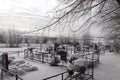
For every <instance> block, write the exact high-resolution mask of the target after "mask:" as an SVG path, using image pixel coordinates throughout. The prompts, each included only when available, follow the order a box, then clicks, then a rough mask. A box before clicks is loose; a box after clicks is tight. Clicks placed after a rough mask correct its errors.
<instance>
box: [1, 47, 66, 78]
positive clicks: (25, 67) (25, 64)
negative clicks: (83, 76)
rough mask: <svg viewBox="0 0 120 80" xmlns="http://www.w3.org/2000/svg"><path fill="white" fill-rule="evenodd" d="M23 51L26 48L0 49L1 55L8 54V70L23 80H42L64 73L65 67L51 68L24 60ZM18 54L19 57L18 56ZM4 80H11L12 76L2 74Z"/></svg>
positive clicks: (47, 65)
mask: <svg viewBox="0 0 120 80" xmlns="http://www.w3.org/2000/svg"><path fill="white" fill-rule="evenodd" d="M24 49H26V48H1V49H0V52H1V54H2V53H4V52H8V56H9V59H10V60H11V61H13V62H11V63H10V66H9V70H10V71H12V72H14V73H17V74H18V75H19V76H20V77H21V78H22V79H23V80H33V79H35V80H42V79H43V78H46V77H48V76H52V75H55V74H58V73H61V72H64V71H66V68H65V67H52V66H50V65H49V64H45V63H44V64H42V63H38V62H33V61H30V60H25V59H24ZM18 52H19V53H18ZM18 54H19V55H18ZM4 75H5V77H4V79H5V80H13V79H15V77H14V76H9V75H7V74H4Z"/></svg>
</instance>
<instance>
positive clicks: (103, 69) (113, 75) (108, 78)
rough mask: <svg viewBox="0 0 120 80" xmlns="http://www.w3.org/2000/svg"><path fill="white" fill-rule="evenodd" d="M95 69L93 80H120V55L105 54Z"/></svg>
mask: <svg viewBox="0 0 120 80" xmlns="http://www.w3.org/2000/svg"><path fill="white" fill-rule="evenodd" d="M100 59H101V60H100V62H101V63H100V64H99V65H98V66H97V67H96V68H95V75H94V76H95V80H120V55H116V54H114V53H109V52H107V53H106V54H105V55H102V56H101V58H100Z"/></svg>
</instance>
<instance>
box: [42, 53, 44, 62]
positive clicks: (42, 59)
mask: <svg viewBox="0 0 120 80" xmlns="http://www.w3.org/2000/svg"><path fill="white" fill-rule="evenodd" d="M42 63H44V53H42Z"/></svg>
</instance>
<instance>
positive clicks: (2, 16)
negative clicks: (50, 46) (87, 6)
mask: <svg viewBox="0 0 120 80" xmlns="http://www.w3.org/2000/svg"><path fill="white" fill-rule="evenodd" d="M57 4H58V2H57V0H0V28H1V29H2V28H3V29H9V28H13V27H14V28H15V29H19V30H22V31H29V30H30V31H31V30H33V29H35V28H41V27H44V26H45V25H46V24H47V22H48V21H49V20H48V19H49V17H48V14H47V13H48V12H49V11H50V10H52V9H53V8H54V7H56V6H57ZM57 29H58V30H59V27H57ZM93 29H94V30H93V31H92V32H91V33H92V34H94V35H96V36H98V35H99V29H98V28H97V29H96V28H95V27H93ZM61 30H62V29H61ZM46 31H47V30H46ZM49 33H50V35H52V36H58V35H59V34H60V32H58V31H56V32H55V31H53V30H51V31H50V32H49ZM68 33H69V32H64V34H68Z"/></svg>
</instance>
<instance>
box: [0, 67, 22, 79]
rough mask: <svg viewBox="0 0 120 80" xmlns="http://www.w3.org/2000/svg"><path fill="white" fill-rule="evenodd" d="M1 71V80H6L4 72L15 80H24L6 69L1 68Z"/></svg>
mask: <svg viewBox="0 0 120 80" xmlns="http://www.w3.org/2000/svg"><path fill="white" fill-rule="evenodd" d="M0 69H1V80H4V75H3V74H4V72H6V73H9V74H10V75H12V76H14V77H15V80H23V79H22V78H21V77H19V76H18V75H17V74H16V73H13V72H11V71H9V70H7V69H4V68H2V67H1V68H0Z"/></svg>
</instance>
